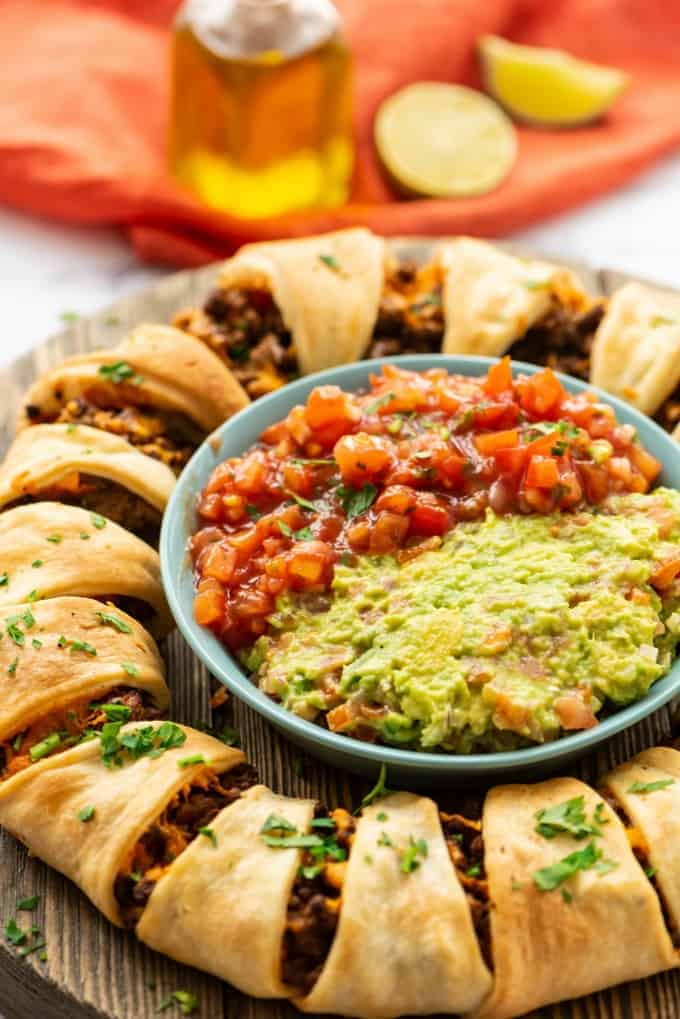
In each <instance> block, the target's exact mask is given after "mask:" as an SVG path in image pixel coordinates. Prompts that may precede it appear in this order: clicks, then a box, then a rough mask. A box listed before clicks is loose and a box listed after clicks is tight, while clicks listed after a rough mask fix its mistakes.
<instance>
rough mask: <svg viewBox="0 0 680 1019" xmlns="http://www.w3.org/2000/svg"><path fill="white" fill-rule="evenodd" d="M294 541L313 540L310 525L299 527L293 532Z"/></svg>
mask: <svg viewBox="0 0 680 1019" xmlns="http://www.w3.org/2000/svg"><path fill="white" fill-rule="evenodd" d="M295 540H296V541H313V540H314V534H313V533H312V529H311V527H301V528H300V530H299V531H296V532H295Z"/></svg>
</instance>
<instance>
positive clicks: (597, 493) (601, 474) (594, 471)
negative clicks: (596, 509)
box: [578, 461, 609, 505]
mask: <svg viewBox="0 0 680 1019" xmlns="http://www.w3.org/2000/svg"><path fill="white" fill-rule="evenodd" d="M578 472H579V474H580V475H581V481H582V484H583V486H584V489H585V493H586V499H587V500H588V502H590V503H593V504H594V505H596V504H597V503H600V502H602V501H603V500H604V499H606V497H607V495H608V494H609V474H608V472H607V468H606V467H604V466H598V465H597V464H592V463H584V462H581V461H579V462H578Z"/></svg>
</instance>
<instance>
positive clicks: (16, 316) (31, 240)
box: [0, 155, 680, 366]
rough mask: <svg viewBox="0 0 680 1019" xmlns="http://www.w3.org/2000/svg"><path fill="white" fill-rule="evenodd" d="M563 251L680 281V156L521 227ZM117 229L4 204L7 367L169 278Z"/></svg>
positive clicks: (3, 345) (529, 237) (535, 243)
mask: <svg viewBox="0 0 680 1019" xmlns="http://www.w3.org/2000/svg"><path fill="white" fill-rule="evenodd" d="M515 239H517V240H520V241H521V242H522V243H523V244H525V245H527V246H529V247H531V248H535V249H536V250H537V251H543V252H545V253H546V254H548V255H551V256H553V257H556V258H559V257H560V256H562V257H565V258H569V257H572V258H578V259H582V260H584V261H586V262H591V263H592V264H593V265H595V266H597V267H608V268H612V269H620V270H622V271H625V272H630V273H633V274H638V275H641V276H646V277H649V278H650V279H657V280H658V281H659V282H663V283H667V284H670V285H674V286H677V287H678V288H680V155H677V156H674V157H672V158H670V159H667V160H666V161H665V162H663V163H661V164H659V165H658V166H657V167H656V168H655V169H653V170H652V171H650V172H648V173H647V174H645V176H644V177H641V178H640V179H639V180H638V181H637V182H636V183H634V184H632V185H631V186H629V187H627V188H625V189H624V190H621V191H618V192H616V193H614V194H612V195H610V196H609V197H607V198H605V199H603V200H601V201H599V202H595V203H592V204H590V205H588V206H586V207H584V208H582V209H580V210H579V211H578V212H576V213H571V214H569V215H566V216H561V217H559V218H556V219H553V220H550V221H546V222H545V223H543V224H542V225H541V226H539V227H535V228H533V229H531V230H526V231H524V232H523V233H521V234H517V235H516V236H515ZM165 272H168V270H167V269H160V268H158V267H152V266H147V265H142V264H141V263H139V262H138V261H137V259H136V258H135V256H134V254H133V253H132V251H131V249H130V248H129V246H128V245H127V243H126V242H125V240H124V239H123V238H122V237H121V236H120V235H119V234H118V233H117V232H116V231H114V230H86V229H73V228H70V227H65V226H63V225H61V224H53V223H45V222H42V221H38V220H32V219H29V218H27V217H24V216H21V215H19V214H17V213H14V212H12V211H10V210H4V209H0V279H2V282H3V286H2V312H1V325H0V366H2V365H5V364H7V363H9V362H10V361H11V360H13V359H14V358H16V357H18V356H19V354H22V353H24V352H25V351H27V350H29V349H30V348H31V347H32V346H35V345H36V344H39V343H41V342H42V341H43V340H44V339H46V338H47V337H48V336H50V335H51V334H52V333H54V332H57V331H59V329H60V328H61V327H63V323H62V322H61V319H60V316H61V314H62V313H64V312H77V313H79V314H80V315H86V314H87V313H88V312H92V311H95V310H97V309H100V308H102V307H105V306H106V305H108V304H110V303H112V302H113V301H115V300H116V299H118V298H119V297H122V296H124V295H127V294H130V293H132V292H133V291H134V290H138V289H140V288H142V287H144V286H147V285H148V284H149V283H151V282H153V281H154V280H155V279H158V278H160V276H162V275H163V273H165Z"/></svg>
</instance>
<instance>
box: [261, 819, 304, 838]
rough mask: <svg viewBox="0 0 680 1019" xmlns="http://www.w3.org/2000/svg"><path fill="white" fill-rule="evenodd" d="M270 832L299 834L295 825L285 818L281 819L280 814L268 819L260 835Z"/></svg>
mask: <svg viewBox="0 0 680 1019" xmlns="http://www.w3.org/2000/svg"><path fill="white" fill-rule="evenodd" d="M270 831H291V832H297V828H296V827H295V825H294V824H292V823H291V822H290V821H288V820H287V819H286V818H285V817H281V815H280V814H270V815H269V817H268V818H267V819H266V821H265V822H264V824H263V825H262V827H261V828H260V834H261V835H266V834H267V832H270Z"/></svg>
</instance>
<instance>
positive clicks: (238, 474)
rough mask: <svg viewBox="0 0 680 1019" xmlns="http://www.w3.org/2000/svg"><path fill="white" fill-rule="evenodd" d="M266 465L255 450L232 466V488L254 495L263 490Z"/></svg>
mask: <svg viewBox="0 0 680 1019" xmlns="http://www.w3.org/2000/svg"><path fill="white" fill-rule="evenodd" d="M266 475H267V467H266V463H265V460H264V457H263V456H262V455H261V453H260V452H259V451H258V450H256V451H255V452H254V453H250V454H249V456H246V457H244V458H243V460H241V462H240V463H238V464H236V466H235V467H234V488H235V489H236V490H237V491H238V492H244V493H245V494H246V495H256V494H258V493H261V492H263V491H264V490H265V487H266V486H265V479H266Z"/></svg>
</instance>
